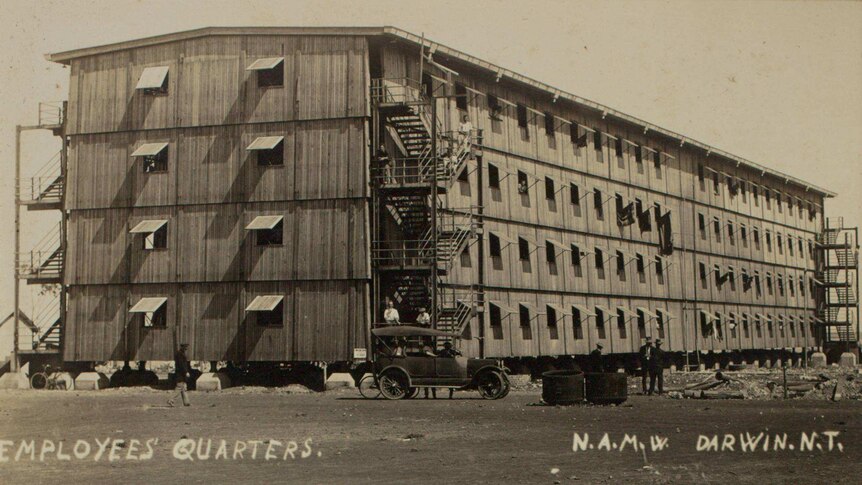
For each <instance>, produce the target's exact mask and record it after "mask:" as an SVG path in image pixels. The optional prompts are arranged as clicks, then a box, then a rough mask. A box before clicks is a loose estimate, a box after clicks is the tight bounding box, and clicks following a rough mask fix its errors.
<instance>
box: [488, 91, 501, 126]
mask: <svg viewBox="0 0 862 485" xmlns="http://www.w3.org/2000/svg"><path fill="white" fill-rule="evenodd" d="M502 112H503V107H502V106H500V99H499V98H497V97H496V96H494V95H493V94H489V95H488V113H489V116H490V117H491V119H492V120H499V119H500V118H501V116H500V114H501V113H502Z"/></svg>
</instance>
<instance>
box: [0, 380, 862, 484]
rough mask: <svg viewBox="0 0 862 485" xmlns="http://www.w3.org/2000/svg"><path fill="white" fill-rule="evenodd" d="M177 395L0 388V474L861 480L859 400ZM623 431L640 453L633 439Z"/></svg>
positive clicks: (310, 479) (112, 478) (17, 479)
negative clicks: (179, 398)
mask: <svg viewBox="0 0 862 485" xmlns="http://www.w3.org/2000/svg"><path fill="white" fill-rule="evenodd" d="M168 396H169V393H168V392H166V391H155V390H152V389H118V390H106V391H99V392H76V391H72V392H61V391H0V483H28V484H35V483H57V482H67V483H108V482H111V483H180V482H182V483H271V482H274V481H276V480H278V481H284V482H289V483H408V482H413V483H420V482H432V481H435V482H438V483H500V482H512V483H695V482H698V483H758V484H764V483H794V484H795V483H829V482H831V483H837V482H838V481H841V482H843V483H860V480H862V478H860V473H862V471H860V465H859V463H860V459H862V424H860V415H862V401H855V400H854V401H848V400H845V401H840V402H828V401H812V400H791V401H780V400H770V401H730V400H728V401H698V400H672V399H666V398H648V397H642V396H633V397H631V398H630V399H629V401H628V402H627V403H626V404H624V405H622V406H618V407H613V406H611V407H595V406H574V407H549V406H543V405H539V401H540V395H539V394H538V393H537V392H525V391H521V392H516V391H513V392H512V394H510V395H509V396H508V397H507V398H506V399H503V400H501V401H483V400H480V399H478V394H475V393H461V394H456V395H455V396H456V399H453V400H451V401H450V400H448V399H438V400H436V401H433V400H425V399H413V400H409V401H399V402H388V401H384V400H364V399H361V398H360V396H359V393H358V392H356V391H355V390H352V389H350V390H341V391H330V392H327V393H323V394H304V393H295V394H294V393H289V392H286V391H285V390H283V389H277V390H268V389H229V390H226V391H222V392H220V393H200V392H192V393H191V398H192V403H193V406H192V407H189V408H182V407H179V408H168V407H166V406H165V401H166V400H167V398H168ZM830 431H837V432H839V433H840V434H838V435H837V436H835V435H833V442H832V451H829V446H830V443H829V437H828V436H829V434H826V435H824V434H823V433H824V432H827V433H828V432H830ZM746 432H747V433H749V435H750V436H751V437H752V438H755V437H756V436H757V435H759V433H761V432H763V433H764V434H763V437H762V438H761V440H760V441H759V442H758V445H757V451H750V450H749V451H745V452H743V451H742V450H741V448H740V442H739V441H740V433H742V435H743V436H742V438H743V439H746V435H745V434H746ZM813 432H817V433H818V434H817V437H816V438H815V440H814V445H813V451H800V446H802V445H803V443H801V440H802V439H803V433H805V435H806V437H808V438H810V437H811V436H812V433H813ZM575 433H578V434H579V436H580V437H581V438H584V436H583V433H587V434H588V435H589V444H588V445H586V447H587V450H586V451H584V450H580V451H573V440H574V436H575ZM605 433H607V435H608V439H607V440H606V441H605V442H604V443H602V442H601V439H602V437H603V435H604V434H605ZM785 433H786V435H787V441H786V444H782V443H781V442H780V439H779V443H778V444H777V445H778V446H776V443H775V435H778V436H779V438H780V437H781V436H783V435H784V434H785ZM626 434H628V435H629V437H631V436H632V435H635V436H636V437H637V438H636V439H637V442H639V443H643V444H644V450H643V451H641V450H640V448H638V449H637V450H636V449H635V448H634V446H633V442H632V441H628V442H625V444H624V438H625V437H626ZM652 435H655V436H659V437H662V438H666V439H667V447H666V448H665V449H663V450H661V451H652V446H653V444H657V443H658V442H657V441H656V442H651V436H652ZM700 435H704V436H705V437H707V438H709V439H712V438H713V437H715V436H717V438H716V439H715V441H714V442H713V445H714V446H716V447H717V448H718V449H719V450H721V448H722V445H725V451H698V440H699V438H698V437H699V436H700ZM725 435H732V438H727V437H726V436H725ZM767 435H768V437H769V442H768V445H766V448H767V451H764V443H765V439H766V437H767ZM155 439H158V441H157V442H155V441H154V440H155ZM731 439H732V440H733V443H731V442H730V440H731ZM30 440H33V441H34V443H33V447H32V448H29V445H30ZM133 440H137V441H133ZM148 440H150V441H149V444H148V443H147V441H148ZM222 440H224V441H222ZM308 440H310V441H308ZM701 441H702V442H701V444H702V445H703V444H704V443H707V444H708V443H709V440H706V439H701ZM208 442H209V443H211V448H210V449H209V453H208V457H207V443H208ZM291 442H293V443H291ZM100 443H101V444H100ZM839 443H840V448H842V449H843V451H839V449H838V448H839ZM61 445H62V450H61V449H60V446H61ZM589 445H593V449H589ZM728 445H729V446H730V447H732V450H733V451H731V450H730V449H729V448H728ZM818 445H819V447H818ZM614 446H616V449H614ZM620 446H623V447H624V448H623V450H622V451H620V449H619V447H620ZM635 446H637V445H635ZM659 446H660V445H659ZM100 447H103V448H104V449H103V450H101V451H100ZM255 447H256V450H255ZM776 447H777V448H778V449H776ZM782 447H783V450H782V449H781V448H782ZM791 447H793V449H792V450H791ZM818 448H819V449H818ZM76 452H77V453H79V455H80V456H81V458H80V459H79V458H76V456H75V453H76ZM85 452H87V453H85ZM42 454H44V457H40V455H42ZM267 455H268V457H269V459H268V460H267ZM291 455H293V457H294V458H291ZM303 455H307V457H305V458H303ZM16 456H17V458H18V460H17V461H16ZM60 457H62V458H67V457H68V458H67V459H60ZM40 458H43V459H44V461H40ZM133 458H137V460H135V459H133ZM189 459H190V460H189ZM645 460H646V462H645Z"/></svg>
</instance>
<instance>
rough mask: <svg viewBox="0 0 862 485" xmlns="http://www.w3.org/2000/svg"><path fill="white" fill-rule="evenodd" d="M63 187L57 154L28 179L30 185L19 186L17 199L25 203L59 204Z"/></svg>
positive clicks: (58, 153) (58, 154) (58, 155)
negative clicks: (19, 191)
mask: <svg viewBox="0 0 862 485" xmlns="http://www.w3.org/2000/svg"><path fill="white" fill-rule="evenodd" d="M63 185H64V184H63V180H62V178H61V171H60V152H57V153H56V154H54V156H53V157H51V159H50V160H48V162H47V163H46V164H45V165H43V166H42V168H41V169H39V171H38V172H36V174H35V175H33V177H31V178H30V183H23V184H21V189H20V190H21V193H20V194H19V199H20V200H22V201H25V202H26V201H32V202H37V201H40V202H59V201H60V200H62V197H63Z"/></svg>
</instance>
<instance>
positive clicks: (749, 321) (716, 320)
mask: <svg viewBox="0 0 862 485" xmlns="http://www.w3.org/2000/svg"><path fill="white" fill-rule="evenodd" d="M806 319H807V320H808V325H807V326H806V325H805V321H806ZM699 320H700V335H701V337H704V338H712V339H715V340H724V339H725V337H726V336H729V337H730V338H732V339H735V338H737V337H738V336H741V337H742V338H746V339H747V338H751V337H752V335H753V336H754V337H755V338H763V336H764V332H763V329H764V327H765V328H766V337H767V338H770V339H771V338H775V337H776V332H775V327H776V325H773V322H777V327H778V333H777V336H778V337H779V338H786V337H787V336H788V332H789V336H790V338H796V337H797V329H798V336H800V337H803V338H804V337H807V336H809V335H814V334H815V319H814V317H807V318H806V317H802V316H796V317H794V316H793V315H776V316H775V318H774V319H773V315H772V314H761V313H757V314H749V313H736V312H729V313H721V312H709V311H707V310H700V311H699ZM725 327H726V328H725ZM740 327H741V328H740ZM752 327H753V328H754V332H753V333H752V331H751V330H752ZM807 332H810V334H807Z"/></svg>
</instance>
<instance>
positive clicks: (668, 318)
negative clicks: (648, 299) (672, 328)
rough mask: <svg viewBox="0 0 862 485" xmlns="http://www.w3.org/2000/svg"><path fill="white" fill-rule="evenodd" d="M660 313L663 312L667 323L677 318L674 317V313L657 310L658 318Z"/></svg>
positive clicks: (662, 314)
mask: <svg viewBox="0 0 862 485" xmlns="http://www.w3.org/2000/svg"><path fill="white" fill-rule="evenodd" d="M659 312H661V316H662V318H663V319H664V321H665V322H669V321H671V320H673V319H674V318H676V317H674V316H673V313H671V312H669V311H667V310H662V309H657V310H656V316H658V314H659Z"/></svg>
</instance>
